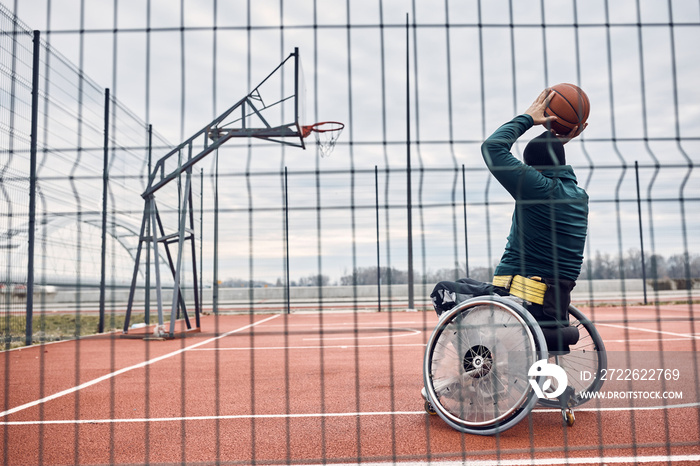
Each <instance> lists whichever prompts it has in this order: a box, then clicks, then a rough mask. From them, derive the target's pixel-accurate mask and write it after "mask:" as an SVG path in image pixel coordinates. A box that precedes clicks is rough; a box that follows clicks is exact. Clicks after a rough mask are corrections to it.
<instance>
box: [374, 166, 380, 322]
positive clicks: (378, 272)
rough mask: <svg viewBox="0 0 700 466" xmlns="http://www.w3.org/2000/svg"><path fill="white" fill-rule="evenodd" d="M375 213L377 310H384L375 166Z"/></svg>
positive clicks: (375, 167)
mask: <svg viewBox="0 0 700 466" xmlns="http://www.w3.org/2000/svg"><path fill="white" fill-rule="evenodd" d="M374 213H375V217H376V224H377V311H378V312H382V268H381V263H380V262H379V174H378V172H377V166H376V165H375V166H374Z"/></svg>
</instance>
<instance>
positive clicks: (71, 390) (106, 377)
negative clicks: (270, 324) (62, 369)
mask: <svg viewBox="0 0 700 466" xmlns="http://www.w3.org/2000/svg"><path fill="white" fill-rule="evenodd" d="M279 316H280V314H275V315H273V316H271V317H268V318H267V319H263V320H260V321H258V322H255V323H252V324H249V325H246V326H244V327H240V328H237V329H235V330H231V331H230V332H226V333H224V334H222V335H219V336H217V337H212V338H209V339H208V340H204V341H200V342H199V343H195V344H193V345H190V346H187V347H185V348H180V349H179V350H177V351H173V352H172V353H168V354H164V355H163V356H158V357H157V358H153V359H149V360H148V361H144V362H140V363H138V364H134V365H133V366H129V367H125V368H123V369H119V370H118V371H114V372H111V373H109V374H106V375H103V376H102V377H98V378H96V379H92V380H90V381H88V382H85V383H82V384H80V385H78V386H76V387H72V388H68V389H66V390H63V391H60V392H58V393H54V394H53V395H49V396H46V397H44V398H41V399H39V400H35V401H30V402H29V403H25V404H23V405H20V406H17V407H15V408H12V409H8V410H7V411H3V412H1V413H0V417H4V416H9V415H10V414H13V413H16V412H18V411H23V410H25V409H28V408H31V407H34V406H38V405H40V404H42V403H46V402H47V401H51V400H55V399H56V398H60V397H62V396H66V395H70V394H71V393H75V392H77V391H78V390H82V389H83V388H87V387H91V386H93V385H95V384H98V383H100V382H103V381H105V380H109V379H111V378H113V377H116V376H118V375H121V374H124V373H125V372H129V371H132V370H134V369H140V368H142V367H146V366H148V365H150V364H153V363H154V362H158V361H162V360H164V359H168V358H171V357H173V356H177V355H178V354H181V353H183V352H185V351H187V350H191V349H193V348H197V347H199V346H203V345H206V344H208V343H211V342H212V341H216V340H218V339H220V338H224V337H227V336H229V335H232V334H234V333H237V332H240V331H243V330H246V329H249V328H251V327H255V326H256V325H259V324H262V323H265V322H267V321H269V320H272V319H275V318H277V317H279Z"/></svg>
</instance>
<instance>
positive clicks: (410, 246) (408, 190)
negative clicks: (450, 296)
mask: <svg viewBox="0 0 700 466" xmlns="http://www.w3.org/2000/svg"><path fill="white" fill-rule="evenodd" d="M409 45H410V44H409V27H408V13H406V199H407V200H406V205H407V215H408V221H407V222H408V226H407V230H408V231H407V235H408V310H409V311H413V310H415V305H414V303H413V217H412V214H413V212H412V210H413V206H412V205H411V80H410V66H409V62H410V59H409V56H410V54H409V48H410V47H409Z"/></svg>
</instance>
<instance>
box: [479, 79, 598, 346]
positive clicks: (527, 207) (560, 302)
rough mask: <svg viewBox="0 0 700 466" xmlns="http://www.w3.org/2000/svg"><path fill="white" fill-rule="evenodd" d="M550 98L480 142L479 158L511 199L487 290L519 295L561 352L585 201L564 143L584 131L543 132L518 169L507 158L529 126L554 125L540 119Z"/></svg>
mask: <svg viewBox="0 0 700 466" xmlns="http://www.w3.org/2000/svg"><path fill="white" fill-rule="evenodd" d="M553 95H554V93H553V92H552V91H550V90H549V89H545V90H544V91H542V93H541V94H540V95H539V96H538V97H537V99H536V100H535V101H534V102H533V103H532V105H531V106H530V107H529V108H528V109H527V110H526V111H525V113H524V114H522V115H519V116H516V117H515V118H513V119H512V120H511V121H509V122H508V123H506V124H504V125H503V126H501V127H500V128H498V129H497V130H496V131H495V132H494V133H493V134H492V135H491V136H490V137H489V138H488V139H486V141H484V143H483V144H482V146H481V153H482V156H483V157H484V161H485V162H486V165H487V166H488V168H489V170H490V171H491V173H492V174H493V176H494V177H495V178H496V179H497V180H498V181H499V183H501V185H502V186H503V187H504V188H505V189H506V190H507V191H508V193H510V195H511V196H513V198H514V199H515V211H514V212H513V218H512V224H511V229H510V234H509V235H508V243H507V245H506V248H505V252H504V253H503V256H502V257H501V261H500V263H499V264H498V266H497V267H496V270H495V272H494V282H493V284H494V285H495V286H497V287H503V288H506V289H507V290H509V291H510V292H511V294H515V295H518V293H520V294H525V296H521V297H524V298H525V299H526V300H527V301H529V302H531V303H532V304H531V305H529V306H528V310H529V311H530V313H531V314H532V315H533V316H534V317H535V318H536V319H537V320H538V322H539V323H540V326H541V327H543V331H544V333H545V338H546V339H547V343H548V347H549V348H550V350H563V351H566V350H567V349H568V344H573V343H575V341H574V339H573V337H571V339H570V342H567V339H569V337H568V336H567V335H566V332H564V333H563V334H562V332H561V329H562V328H563V327H568V325H569V323H568V311H567V309H568V307H569V303H570V302H571V290H572V289H573V287H574V286H575V284H576V279H577V278H578V276H579V273H580V271H581V264H582V262H583V250H584V245H585V242H586V233H587V229H588V195H587V194H586V191H585V190H583V189H582V188H580V187H579V186H578V184H577V181H576V175H575V174H574V171H573V169H572V168H571V166H569V165H566V156H565V152H564V144H565V143H566V142H568V141H569V140H571V139H573V138H574V137H576V136H578V135H579V134H580V133H581V131H583V130H584V129H585V127H586V124H584V125H583V126H582V127H581V128H580V129H579V128H578V127H575V128H574V129H573V130H572V131H571V133H569V134H567V135H556V134H554V133H553V132H552V131H549V130H548V131H545V132H544V133H542V134H541V135H539V136H538V137H536V138H535V139H533V140H531V141H530V142H529V143H528V144H527V146H526V147H525V150H524V152H523V160H524V162H525V163H522V162H520V161H519V160H518V159H517V158H515V157H514V156H513V154H511V152H510V150H511V147H512V146H513V144H514V143H515V141H516V140H517V139H518V138H519V137H520V136H522V135H523V133H525V132H526V131H527V130H528V129H530V128H531V127H532V126H534V125H543V126H545V127H548V126H549V124H550V123H551V122H552V121H553V120H555V119H556V117H552V116H545V113H544V112H545V109H546V108H547V105H548V104H549V101H550V100H551V98H552V96H553ZM547 329H551V330H552V331H549V332H548V331H546V330H547ZM577 334H578V332H576V338H575V339H578V335H577ZM562 340H564V341H562ZM567 343H568V344H567Z"/></svg>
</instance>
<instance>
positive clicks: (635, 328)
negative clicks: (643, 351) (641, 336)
mask: <svg viewBox="0 0 700 466" xmlns="http://www.w3.org/2000/svg"><path fill="white" fill-rule="evenodd" d="M595 326H596V327H600V326H603V327H613V328H622V329H625V328H626V329H629V330H639V331H640V332H649V333H658V334H661V335H670V336H672V337H683V338H690V339H697V338H700V337H697V336H695V335H692V334H688V333H675V332H665V331H662V330H653V329H650V328H641V327H630V326H629V325H615V324H602V323H596V324H595Z"/></svg>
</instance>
